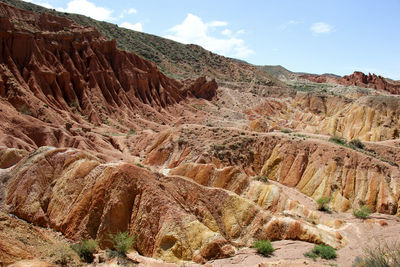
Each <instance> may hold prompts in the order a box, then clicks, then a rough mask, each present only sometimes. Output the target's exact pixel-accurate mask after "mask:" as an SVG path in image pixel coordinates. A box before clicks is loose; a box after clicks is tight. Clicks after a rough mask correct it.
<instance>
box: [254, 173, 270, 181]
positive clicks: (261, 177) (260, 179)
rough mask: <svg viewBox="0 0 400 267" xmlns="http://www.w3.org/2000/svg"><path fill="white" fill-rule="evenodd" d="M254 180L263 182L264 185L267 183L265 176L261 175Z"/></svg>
mask: <svg viewBox="0 0 400 267" xmlns="http://www.w3.org/2000/svg"><path fill="white" fill-rule="evenodd" d="M254 179H255V180H257V181H260V182H264V183H266V182H268V178H267V177H266V176H262V175H258V176H256V177H255V178H254Z"/></svg>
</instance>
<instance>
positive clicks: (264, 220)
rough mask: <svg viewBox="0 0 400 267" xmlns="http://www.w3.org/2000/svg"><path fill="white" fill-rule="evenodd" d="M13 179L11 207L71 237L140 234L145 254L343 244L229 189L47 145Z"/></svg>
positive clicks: (218, 253)
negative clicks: (288, 242)
mask: <svg viewBox="0 0 400 267" xmlns="http://www.w3.org/2000/svg"><path fill="white" fill-rule="evenodd" d="M4 175H6V176H7V177H9V178H8V182H7V188H8V192H7V197H6V204H7V207H8V211H9V212H11V213H13V214H15V215H16V216H18V217H20V218H23V219H25V220H27V221H29V222H32V223H34V224H37V225H40V226H46V227H51V228H53V229H55V230H57V231H60V232H62V233H64V234H65V235H66V237H68V238H72V239H80V238H84V237H86V238H87V237H92V238H97V239H98V240H99V241H100V244H101V246H103V247H104V246H107V245H108V243H107V242H108V241H107V240H108V234H109V233H115V232H117V231H126V230H129V232H130V233H131V234H133V235H135V236H136V240H137V241H136V248H137V250H138V251H139V252H140V253H141V254H142V255H147V256H153V257H158V258H161V259H164V260H166V261H178V260H181V259H184V260H190V259H193V260H195V261H197V262H203V261H204V260H206V259H212V258H219V257H226V256H228V255H232V253H234V250H235V247H237V246H250V245H251V244H252V242H253V241H254V240H255V239H270V240H279V239H299V240H306V241H309V242H317V243H325V244H330V245H332V246H334V247H340V246H341V244H342V241H341V240H340V238H341V237H340V235H337V234H336V232H335V231H333V230H331V231H328V230H326V229H322V228H318V227H316V226H313V225H312V224H310V223H307V222H304V221H299V220H296V219H292V218H284V217H281V216H276V215H272V214H271V213H269V212H267V211H266V210H263V209H262V208H260V207H259V206H258V205H256V204H255V203H254V202H252V201H249V200H246V199H245V198H242V197H240V196H238V195H236V194H234V193H230V192H229V191H226V190H223V189H218V188H210V187H205V186H201V185H199V184H197V183H194V182H193V181H190V180H188V179H185V178H182V177H179V176H163V175H160V174H154V173H152V172H150V171H148V170H146V169H144V168H140V167H137V166H135V165H132V164H128V163H123V162H120V163H108V164H101V162H99V161H98V160H97V159H96V158H95V157H93V156H91V155H90V154H87V153H85V152H82V151H79V150H72V149H55V148H50V147H42V148H40V149H39V150H37V151H36V152H35V153H32V154H31V155H30V156H29V157H28V158H25V159H24V160H22V161H21V162H19V163H18V164H17V165H16V166H15V167H14V168H13V169H12V170H10V172H8V173H6V174H4Z"/></svg>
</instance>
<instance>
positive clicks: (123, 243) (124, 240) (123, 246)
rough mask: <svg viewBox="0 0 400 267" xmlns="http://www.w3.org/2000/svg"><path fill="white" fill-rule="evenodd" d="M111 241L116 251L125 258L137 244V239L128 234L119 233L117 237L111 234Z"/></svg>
mask: <svg viewBox="0 0 400 267" xmlns="http://www.w3.org/2000/svg"><path fill="white" fill-rule="evenodd" d="M109 236H110V241H111V243H112V245H113V247H114V250H115V251H116V252H118V253H119V254H120V255H122V256H125V255H126V252H128V250H129V249H131V248H132V246H133V245H134V244H135V241H136V240H135V237H134V236H129V233H128V232H118V233H116V234H115V235H113V234H110V235H109Z"/></svg>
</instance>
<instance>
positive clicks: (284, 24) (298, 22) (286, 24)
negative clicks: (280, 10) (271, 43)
mask: <svg viewBox="0 0 400 267" xmlns="http://www.w3.org/2000/svg"><path fill="white" fill-rule="evenodd" d="M301 23H302V22H301V21H297V20H289V21H288V22H286V23H283V24H281V25H279V29H280V30H281V31H284V30H286V29H287V28H288V27H289V26H291V25H297V24H301Z"/></svg>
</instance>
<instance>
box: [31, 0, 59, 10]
mask: <svg viewBox="0 0 400 267" xmlns="http://www.w3.org/2000/svg"><path fill="white" fill-rule="evenodd" d="M25 2H28V3H32V4H35V5H39V6H43V7H46V8H53V6H52V5H51V4H49V3H48V2H40V1H33V0H25Z"/></svg>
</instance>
